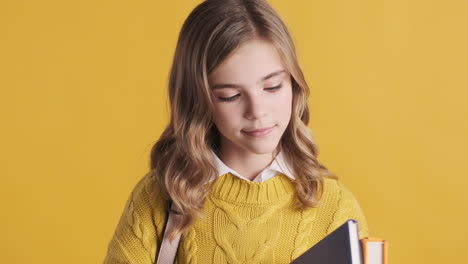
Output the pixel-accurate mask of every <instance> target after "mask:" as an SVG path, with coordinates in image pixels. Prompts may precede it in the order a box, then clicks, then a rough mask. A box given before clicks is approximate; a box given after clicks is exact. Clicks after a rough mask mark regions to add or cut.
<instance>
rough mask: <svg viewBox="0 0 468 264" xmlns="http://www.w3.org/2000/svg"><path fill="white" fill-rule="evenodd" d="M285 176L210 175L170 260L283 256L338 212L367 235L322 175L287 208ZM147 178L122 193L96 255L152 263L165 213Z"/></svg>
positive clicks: (332, 223)
mask: <svg viewBox="0 0 468 264" xmlns="http://www.w3.org/2000/svg"><path fill="white" fill-rule="evenodd" d="M291 181H292V180H291V179H290V178H288V177H286V176H285V175H283V174H278V175H277V176H275V177H273V178H271V179H269V180H267V181H265V182H250V181H246V180H243V179H240V178H239V177H236V176H235V175H232V174H230V173H227V174H224V175H222V176H220V178H219V179H218V180H217V181H216V182H214V186H213V189H212V191H211V193H210V194H209V196H208V198H207V200H206V203H205V206H204V212H205V215H206V217H205V218H201V219H198V220H197V221H196V223H195V224H194V225H193V227H192V228H191V229H190V231H189V233H188V235H187V236H186V237H184V236H182V238H181V241H180V245H179V248H178V252H177V256H176V263H178V264H181V263H203V264H205V263H290V262H291V261H292V260H294V259H295V258H297V257H298V256H299V255H301V254H302V253H303V252H305V251H306V250H307V249H308V248H310V247H312V246H313V245H314V244H316V243H317V242H318V241H320V240H321V239H322V238H324V237H325V236H326V235H327V234H329V233H331V232H332V231H333V230H335V229H336V228H337V227H339V226H340V225H341V224H343V223H344V222H345V221H346V220H348V219H350V218H353V219H356V220H357V221H358V224H359V229H360V230H359V236H360V238H363V237H366V236H369V232H368V226H367V222H366V219H365V216H364V214H363V212H362V210H361V207H360V206H359V203H358V201H357V200H356V199H355V197H354V196H353V194H352V193H351V192H350V191H349V189H347V188H346V187H345V186H344V185H343V184H342V183H341V182H340V181H338V180H334V179H329V178H325V184H324V193H323V198H322V200H321V203H320V205H319V207H317V208H312V209H308V210H304V211H300V210H294V209H293V206H292V202H293V201H294V200H295V199H297V198H296V196H295V193H294V188H293V185H292V182H291ZM154 186H155V182H154V178H152V177H151V176H150V175H149V174H148V175H146V176H145V177H143V178H142V179H141V180H140V181H139V182H138V184H137V185H136V186H135V188H134V190H133V192H132V194H131V195H130V197H129V199H128V201H127V203H126V206H125V209H124V212H123V214H122V216H121V218H120V221H119V223H118V225H117V228H116V230H115V232H114V235H113V237H112V239H111V241H110V242H109V244H108V250H107V255H106V257H105V260H104V263H135V264H136V263H139V264H149V263H155V258H156V254H157V253H158V252H157V250H158V247H159V245H160V243H161V240H162V237H163V231H164V230H163V229H164V223H165V221H166V217H167V216H166V213H165V211H164V209H165V201H164V200H163V199H162V197H161V196H160V194H159V193H158V192H157V191H156V190H155V187H154Z"/></svg>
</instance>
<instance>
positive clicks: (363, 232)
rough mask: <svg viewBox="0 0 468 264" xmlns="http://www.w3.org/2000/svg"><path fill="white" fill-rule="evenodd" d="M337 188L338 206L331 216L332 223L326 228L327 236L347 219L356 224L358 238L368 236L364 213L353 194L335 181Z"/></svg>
mask: <svg viewBox="0 0 468 264" xmlns="http://www.w3.org/2000/svg"><path fill="white" fill-rule="evenodd" d="M337 184H338V186H339V198H338V206H337V208H336V211H335V213H334V216H333V222H332V224H331V225H330V227H329V228H328V232H327V234H330V233H331V232H333V231H334V230H335V229H337V228H338V227H339V226H341V225H342V224H344V223H345V222H346V221H348V220H349V219H354V220H356V221H357V222H358V227H359V238H360V239H362V238H364V237H368V236H369V227H368V225H367V220H366V217H365V215H364V212H363V210H362V208H361V206H360V205H359V202H358V200H357V199H356V197H355V196H354V195H353V193H352V192H351V191H350V190H349V189H348V188H347V187H346V186H345V185H343V183H341V182H339V181H337Z"/></svg>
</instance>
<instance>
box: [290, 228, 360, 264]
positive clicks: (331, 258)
mask: <svg viewBox="0 0 468 264" xmlns="http://www.w3.org/2000/svg"><path fill="white" fill-rule="evenodd" d="M291 264H362V251H361V244H360V241H359V228H358V223H357V221H356V220H354V219H349V220H348V221H347V222H346V223H344V224H343V225H341V226H340V227H338V228H337V229H336V230H335V231H333V232H332V233H330V234H329V235H328V236H326V237H325V238H323V239H322V240H320V241H319V242H318V243H317V244H315V245H314V246H313V247H311V248H310V249H308V250H307V251H306V252H304V254H302V255H300V256H299V257H298V258H296V259H295V260H294V261H293V262H291Z"/></svg>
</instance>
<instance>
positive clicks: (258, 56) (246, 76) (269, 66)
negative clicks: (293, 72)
mask: <svg viewBox="0 0 468 264" xmlns="http://www.w3.org/2000/svg"><path fill="white" fill-rule="evenodd" d="M281 69H284V65H283V61H282V60H281V57H280V56H279V54H278V52H277V50H276V48H275V47H274V46H273V44H271V43H270V42H268V41H265V40H258V39H255V40H250V41H248V42H246V43H244V44H243V45H242V46H240V47H239V48H238V49H236V50H235V51H234V52H233V53H232V54H231V55H229V56H228V57H227V58H226V59H225V60H224V61H223V62H222V63H221V64H220V65H219V66H218V67H217V68H216V69H215V70H214V72H213V73H211V74H210V76H208V80H209V82H210V85H214V84H216V83H219V82H235V83H239V84H255V83H257V82H258V81H259V80H260V79H261V78H262V77H264V76H266V75H268V74H270V73H272V72H275V71H278V70H281Z"/></svg>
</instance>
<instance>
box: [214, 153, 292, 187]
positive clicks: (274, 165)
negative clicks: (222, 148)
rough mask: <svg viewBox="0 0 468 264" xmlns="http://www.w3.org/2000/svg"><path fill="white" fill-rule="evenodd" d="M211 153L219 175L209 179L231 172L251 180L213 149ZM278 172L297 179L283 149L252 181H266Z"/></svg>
mask: <svg viewBox="0 0 468 264" xmlns="http://www.w3.org/2000/svg"><path fill="white" fill-rule="evenodd" d="M211 153H212V155H213V158H214V160H215V163H216V167H217V169H218V175H212V177H211V178H210V180H209V181H212V180H214V179H216V178H217V177H220V176H221V175H224V174H226V173H229V172H230V173H231V174H233V175H235V176H237V177H239V178H241V179H244V180H247V181H250V180H249V179H247V178H245V177H244V176H242V175H240V173H238V172H236V171H235V170H233V169H231V168H229V167H228V166H227V165H226V164H224V162H223V161H222V160H221V159H220V158H219V157H218V155H216V153H215V152H214V151H213V150H212V151H211ZM278 173H282V174H284V175H286V176H287V177H289V178H291V179H292V180H294V179H295V178H294V175H293V173H292V172H291V170H290V169H289V167H288V166H287V164H286V161H285V159H284V156H283V152H282V151H280V152H279V153H278V155H276V157H275V159H274V160H273V161H272V162H271V164H270V165H269V166H268V167H266V168H265V169H264V170H263V171H261V172H260V173H259V174H258V175H257V176H256V177H255V178H254V179H253V180H252V181H253V182H264V181H266V180H268V179H270V178H273V177H274V176H276V175H278Z"/></svg>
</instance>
